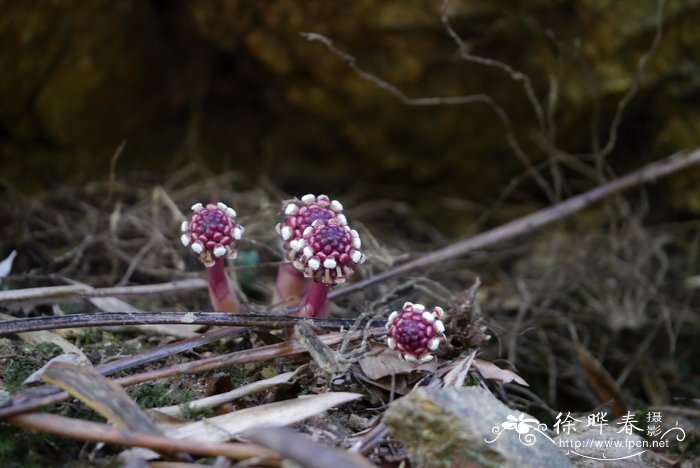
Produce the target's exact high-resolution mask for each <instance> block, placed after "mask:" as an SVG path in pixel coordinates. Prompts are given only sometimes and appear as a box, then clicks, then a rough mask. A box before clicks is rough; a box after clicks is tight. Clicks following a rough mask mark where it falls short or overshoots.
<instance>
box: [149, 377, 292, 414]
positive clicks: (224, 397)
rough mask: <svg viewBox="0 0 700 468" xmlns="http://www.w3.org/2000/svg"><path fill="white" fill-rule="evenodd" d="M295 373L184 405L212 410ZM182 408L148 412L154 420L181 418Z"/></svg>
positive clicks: (156, 409)
mask: <svg viewBox="0 0 700 468" xmlns="http://www.w3.org/2000/svg"><path fill="white" fill-rule="evenodd" d="M294 374H296V372H285V373H284V374H279V375H276V376H274V377H270V378H269V379H264V380H260V381H258V382H253V383H251V384H248V385H243V386H241V387H238V388H236V389H234V390H231V391H230V392H226V393H220V394H218V395H212V396H208V397H206V398H200V399H199V400H194V401H190V402H188V403H185V405H186V406H187V407H188V408H189V410H190V411H194V412H200V411H202V410H205V409H207V408H214V407H216V406H219V405H222V404H224V403H228V402H229V401H232V400H235V399H237V398H241V397H243V396H246V395H250V394H251V393H255V392H260V391H262V390H266V389H268V388H270V387H273V386H275V385H280V384H283V383H287V382H289V381H290V380H291V379H292V377H293V376H294ZM182 406H183V405H172V406H162V407H160V408H153V409H151V410H148V411H149V413H152V414H153V415H154V416H155V417H156V418H157V417H158V415H160V414H165V415H167V416H170V417H175V418H182V417H183V414H182Z"/></svg>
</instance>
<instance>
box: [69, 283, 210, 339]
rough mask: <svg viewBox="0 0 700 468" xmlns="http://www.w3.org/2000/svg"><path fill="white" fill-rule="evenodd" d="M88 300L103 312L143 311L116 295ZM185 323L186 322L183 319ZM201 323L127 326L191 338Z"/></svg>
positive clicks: (143, 330)
mask: <svg viewBox="0 0 700 468" xmlns="http://www.w3.org/2000/svg"><path fill="white" fill-rule="evenodd" d="M73 283H75V284H78V285H81V286H85V287H86V288H89V289H92V288H91V287H90V286H88V285H87V284H83V283H80V282H77V281H73ZM89 300H90V302H92V304H93V305H94V306H95V307H97V308H99V309H100V310H103V311H105V312H133V313H134V314H138V313H139V312H143V311H142V310H141V309H138V308H136V307H134V306H133V305H131V304H129V303H128V302H126V301H122V300H121V299H118V298H116V297H91V298H90V299H89ZM185 323H187V322H186V321H185ZM202 327H203V325H184V324H183V325H129V326H128V327H127V328H130V329H132V330H139V331H142V332H144V333H152V334H158V335H169V336H174V337H177V338H191V337H193V336H197V335H199V333H197V330H200V329H201V328H202Z"/></svg>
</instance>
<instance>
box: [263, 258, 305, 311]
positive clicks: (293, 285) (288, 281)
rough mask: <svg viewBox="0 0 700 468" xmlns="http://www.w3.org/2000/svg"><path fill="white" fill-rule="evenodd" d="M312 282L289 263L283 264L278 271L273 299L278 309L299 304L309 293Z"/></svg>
mask: <svg viewBox="0 0 700 468" xmlns="http://www.w3.org/2000/svg"><path fill="white" fill-rule="evenodd" d="M310 286H311V282H310V281H309V280H308V279H306V278H304V274H303V273H302V272H301V271H299V270H297V269H296V268H294V267H293V266H292V265H291V264H289V263H283V264H281V265H280V266H279V268H278V269H277V281H276V282H275V291H274V295H273V298H272V304H273V305H274V306H276V307H289V306H292V305H294V304H297V303H299V301H300V300H301V298H302V297H304V296H305V295H306V294H307V293H308V292H309V287H310Z"/></svg>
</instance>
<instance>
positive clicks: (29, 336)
mask: <svg viewBox="0 0 700 468" xmlns="http://www.w3.org/2000/svg"><path fill="white" fill-rule="evenodd" d="M0 320H17V317H12V316H11V315H6V314H2V313H0ZM17 336H19V337H20V339H21V340H22V341H24V342H25V343H29V344H30V345H33V346H37V345H39V344H41V343H51V344H54V345H56V346H58V347H59V348H61V350H62V351H63V352H64V353H65V354H76V355H78V356H80V362H81V363H82V364H90V360H89V359H88V358H87V356H85V354H84V353H83V351H82V350H81V349H80V348H78V347H77V346H76V345H74V344H73V343H71V342H70V341H68V340H66V339H65V338H62V337H61V336H59V335H57V334H56V333H53V332H50V331H47V330H41V331H33V332H25V333H18V334H17ZM90 365H91V364H90Z"/></svg>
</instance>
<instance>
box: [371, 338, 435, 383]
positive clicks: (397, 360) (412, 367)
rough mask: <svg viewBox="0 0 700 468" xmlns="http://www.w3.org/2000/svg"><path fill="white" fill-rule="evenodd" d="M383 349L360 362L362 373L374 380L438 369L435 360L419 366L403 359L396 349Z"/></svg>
mask: <svg viewBox="0 0 700 468" xmlns="http://www.w3.org/2000/svg"><path fill="white" fill-rule="evenodd" d="M381 348H383V349H381ZM381 348H379V347H376V348H375V349H377V350H378V351H379V352H378V353H377V354H373V353H370V354H369V355H367V356H365V357H363V358H362V359H360V360H359V361H358V364H359V365H360V368H361V369H362V372H364V373H365V375H366V376H367V377H369V378H370V379H372V380H378V379H381V378H382V377H386V376H388V375H392V374H394V375H395V374H408V373H410V372H414V371H426V372H435V370H436V369H437V363H436V362H435V361H434V360H433V361H431V362H425V363H422V364H418V363H415V362H410V361H406V360H404V359H401V354H400V353H399V352H398V351H397V350H395V349H389V348H387V347H385V346H382V347H381ZM380 349H381V350H380Z"/></svg>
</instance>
